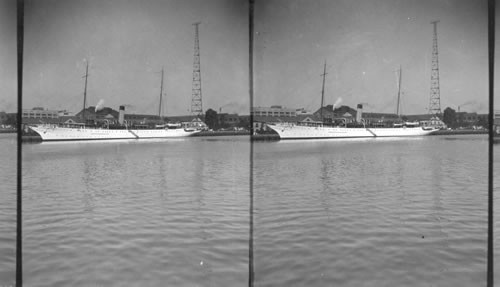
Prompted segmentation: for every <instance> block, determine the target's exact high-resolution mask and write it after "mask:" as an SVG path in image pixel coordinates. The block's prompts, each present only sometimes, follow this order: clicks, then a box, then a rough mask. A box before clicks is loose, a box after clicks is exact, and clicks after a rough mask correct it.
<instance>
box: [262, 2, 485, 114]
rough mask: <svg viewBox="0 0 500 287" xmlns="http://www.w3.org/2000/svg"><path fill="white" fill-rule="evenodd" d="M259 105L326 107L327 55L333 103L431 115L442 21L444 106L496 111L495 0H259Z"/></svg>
mask: <svg viewBox="0 0 500 287" xmlns="http://www.w3.org/2000/svg"><path fill="white" fill-rule="evenodd" d="M256 2H257V4H256V11H255V17H256V18H255V26H256V28H255V30H256V33H257V34H256V37H255V41H256V46H255V57H256V66H255V71H256V75H255V79H256V89H255V99H254V103H255V105H256V106H269V105H273V104H281V105H285V106H287V107H291V108H300V107H304V108H307V109H310V110H316V109H318V108H319V106H320V102H321V81H322V79H321V77H320V74H321V73H322V72H323V63H324V61H325V60H326V61H327V72H328V75H327V78H326V87H325V90H326V91H325V102H326V103H325V104H333V103H334V102H335V101H337V100H338V98H341V99H342V103H341V104H345V105H349V106H351V107H355V106H356V104H358V103H365V105H364V106H365V111H372V112H395V111H396V103H397V90H398V89H397V80H396V79H397V77H396V70H397V69H398V68H399V66H400V65H401V66H402V74H403V75H402V87H401V88H402V91H403V93H404V94H403V96H402V113H403V114H420V113H427V112H428V110H427V108H428V107H429V97H430V78H431V61H432V37H433V26H432V24H431V23H430V22H431V21H434V20H439V21H440V22H439V23H438V45H439V72H440V88H441V109H442V110H444V109H445V108H446V107H448V106H449V107H452V108H454V109H455V110H456V109H457V107H458V106H459V105H462V106H463V107H462V108H461V110H462V111H465V110H466V111H475V112H487V109H488V92H487V91H488V90H487V87H488V86H487V83H488V82H487V81H488V77H487V75H488V74H487V71H488V70H487V69H488V58H487V57H488V55H487V48H488V42H487V36H488V34H487V33H488V27H487V11H488V10H487V1H486V0H481V1H469V0H449V1H447V0H404V1H402V0H384V1H374V0H357V1H352V0H336V1H330V0H315V1H308V0H268V1H256Z"/></svg>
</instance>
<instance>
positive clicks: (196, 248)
mask: <svg viewBox="0 0 500 287" xmlns="http://www.w3.org/2000/svg"><path fill="white" fill-rule="evenodd" d="M249 148H250V144H249V142H248V141H247V138H245V137H233V138H190V139H184V140H182V139H181V140H163V141H154V140H151V141H141V142H137V141H112V142H82V143H42V144H24V145H23V188H24V194H23V209H24V210H23V224H24V225H23V228H24V229H23V230H24V234H23V235H24V237H23V251H24V254H23V260H24V261H23V264H24V278H25V279H24V280H25V281H24V283H25V285H26V286H125V285H126V286H246V285H247V280H248V236H249V233H248V228H249V226H248V208H249V196H248V195H249V166H250V165H249V157H250V155H249ZM487 148H488V144H487V137H486V136H459V137H451V136H447V137H444V136H439V137H426V138H418V139H369V140H335V141H314V142H313V141H282V142H257V143H254V157H253V158H254V163H253V167H254V170H253V176H254V178H253V184H254V196H255V203H254V206H255V213H254V220H255V222H254V226H255V230H254V235H255V236H254V248H255V249H254V266H255V282H256V284H255V285H256V286H485V284H486V232H487V217H486V214H487V201H486V200H487V168H488V165H487V161H488V154H487ZM15 150H16V143H15V135H0V152H1V158H2V161H4V159H5V162H7V165H6V166H7V168H5V169H3V170H2V171H1V172H0V178H1V179H2V189H1V195H0V196H1V198H2V200H1V201H0V204H1V206H0V257H1V258H2V260H0V286H8V285H13V284H14V280H15V274H14V272H15V199H16V198H15V175H16V168H15V160H16V158H15ZM495 154H496V156H495V164H496V166H497V167H498V166H500V146H498V145H497V146H496V147H495ZM495 185H496V186H500V177H496V180H495ZM499 201H500V197H499V196H498V194H497V195H496V202H495V204H496V210H497V211H498V210H500V204H499ZM498 216H499V215H498V212H497V213H496V218H498ZM495 234H496V235H497V236H496V239H495V244H496V246H497V252H496V254H495V258H496V263H497V264H496V267H495V269H496V270H495V273H496V275H495V277H496V282H497V283H498V282H500V268H499V267H500V263H499V262H500V220H496V221H495Z"/></svg>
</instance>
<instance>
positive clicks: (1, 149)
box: [0, 134, 17, 286]
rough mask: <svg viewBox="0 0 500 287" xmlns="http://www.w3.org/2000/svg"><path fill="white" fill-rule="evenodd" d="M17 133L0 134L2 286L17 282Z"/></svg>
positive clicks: (0, 284)
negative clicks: (0, 164)
mask: <svg viewBox="0 0 500 287" xmlns="http://www.w3.org/2000/svg"><path fill="white" fill-rule="evenodd" d="M16 136H17V135H16V134H0V160H1V163H2V167H1V168H0V182H1V183H0V286H14V284H15V282H16V274H15V272H16V213H17V211H16V202H17V201H16V200H17V197H16V188H17V187H16V180H17V179H16V176H17V167H16V163H17V155H16V153H17V141H16Z"/></svg>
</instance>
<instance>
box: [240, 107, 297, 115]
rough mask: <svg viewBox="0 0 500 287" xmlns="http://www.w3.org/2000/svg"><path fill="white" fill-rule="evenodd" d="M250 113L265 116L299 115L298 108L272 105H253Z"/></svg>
mask: <svg viewBox="0 0 500 287" xmlns="http://www.w3.org/2000/svg"><path fill="white" fill-rule="evenodd" d="M250 113H251V114H252V115H253V116H264V117H295V116H297V110H296V109H290V108H286V107H283V106H278V105H275V106H271V107H253V108H252V110H251V111H250Z"/></svg>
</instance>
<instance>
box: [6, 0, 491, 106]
mask: <svg viewBox="0 0 500 287" xmlns="http://www.w3.org/2000/svg"><path fill="white" fill-rule="evenodd" d="M497 6H499V5H497ZM15 8H16V7H15V1H14V0H0V19H1V20H0V111H1V110H4V111H15V109H16V100H17V99H16V98H17V91H16V86H17V84H16V80H17V78H16V69H17V67H16V18H15V13H16V10H15ZM497 8H498V7H497ZM497 11H498V9H497ZM497 14H498V13H497ZM433 20H439V21H440V22H439V24H438V37H439V39H438V40H439V68H440V84H441V85H440V87H441V108H442V109H443V110H444V108H446V107H448V106H450V107H452V108H454V109H457V108H458V106H462V107H461V110H463V111H475V112H481V113H483V112H486V111H487V107H488V106H487V103H488V100H487V79H488V78H487V75H488V74H487V64H488V59H487V47H488V46H487V31H488V30H487V1H486V0H480V1H468V0H378V1H373V0H357V1H351V0H336V1H333V0H314V1H310V0H266V1H259V0H257V1H256V4H255V47H254V60H255V67H254V71H255V77H254V80H255V92H254V95H255V97H254V104H255V105H256V106H270V105H274V104H281V105H285V106H287V107H291V108H301V107H304V108H307V109H309V110H316V109H317V108H318V107H319V105H320V93H321V77H320V74H321V73H322V69H323V63H324V61H325V60H327V70H328V71H327V72H328V75H327V80H326V93H325V101H326V104H332V103H334V102H335V101H337V100H338V99H339V98H341V99H342V103H341V104H346V105H350V106H352V107H354V106H355V105H356V104H357V103H365V110H366V111H373V112H377V111H378V112H395V110H396V102H397V77H396V70H397V69H398V68H399V66H400V65H401V66H402V70H403V78H402V91H403V96H402V112H403V113H404V114H413V113H427V108H428V106H429V94H430V73H431V56H432V33H433V31H432V25H431V24H430V22H431V21H433ZM197 21H201V22H202V24H201V25H200V46H201V69H202V88H203V91H202V93H203V94H202V96H203V109H204V110H206V109H208V108H213V109H216V110H218V109H219V108H221V107H222V111H223V112H238V113H240V114H247V113H248V103H249V99H248V4H247V1H246V0H209V1H208V0H176V1H167V0H165V1H162V0H150V1H133V0H131V1H127V0H85V1H82V0H58V1H55V0H44V1H33V0H31V1H29V0H27V1H25V42H24V45H25V49H24V107H25V108H32V107H34V106H42V107H45V108H48V109H67V110H70V111H72V112H77V111H79V110H80V109H81V107H82V104H83V88H84V81H83V78H82V76H83V75H84V73H85V62H86V60H88V61H89V62H90V71H89V72H90V77H89V84H88V102H87V104H88V105H89V106H90V105H95V104H97V102H98V101H99V100H101V99H102V100H104V102H105V103H104V104H105V106H109V107H112V108H115V109H116V108H117V107H118V106H119V105H122V104H127V105H129V106H128V108H127V109H128V110H129V111H130V112H137V113H156V112H157V109H158V97H159V91H160V73H159V72H160V70H161V68H162V66H163V67H164V69H165V83H164V90H165V100H166V102H167V104H166V106H167V107H166V111H165V114H167V115H180V114H186V113H189V112H188V110H189V109H190V106H191V83H192V65H193V47H194V28H193V26H192V23H193V22H197ZM499 22H500V21H499V20H498V19H497V25H498V24H499ZM497 30H500V29H497ZM498 35H499V33H498V32H497V43H499V40H498V39H499V37H498ZM497 46H499V45H497ZM498 58H499V57H498V53H497V59H498ZM497 63H498V61H497ZM496 67H497V68H498V65H497V66H496ZM496 75H497V79H498V78H499V77H498V76H499V75H500V73H498V69H497V73H496ZM499 87H500V85H497V90H498V88H499ZM495 106H496V107H500V100H498V101H496V104H495Z"/></svg>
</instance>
